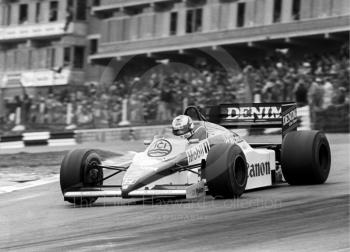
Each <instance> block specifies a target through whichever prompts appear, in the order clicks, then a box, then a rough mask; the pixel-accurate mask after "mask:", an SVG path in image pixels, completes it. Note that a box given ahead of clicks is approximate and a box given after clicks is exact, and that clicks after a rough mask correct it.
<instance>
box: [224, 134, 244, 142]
mask: <svg viewBox="0 0 350 252" xmlns="http://www.w3.org/2000/svg"><path fill="white" fill-rule="evenodd" d="M224 137H225V143H232V144H234V143H239V142H242V139H241V137H240V136H239V135H237V134H233V135H231V136H227V135H225V136H224Z"/></svg>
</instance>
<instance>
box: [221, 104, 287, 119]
mask: <svg viewBox="0 0 350 252" xmlns="http://www.w3.org/2000/svg"><path fill="white" fill-rule="evenodd" d="M281 111H282V108H281V107H276V106H259V107H228V108H227V116H226V118H225V119H226V120H254V121H257V120H268V119H280V118H281Z"/></svg>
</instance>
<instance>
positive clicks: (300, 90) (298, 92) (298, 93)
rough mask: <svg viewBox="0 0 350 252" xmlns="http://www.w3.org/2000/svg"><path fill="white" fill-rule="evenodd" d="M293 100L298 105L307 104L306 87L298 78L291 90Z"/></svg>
mask: <svg viewBox="0 0 350 252" xmlns="http://www.w3.org/2000/svg"><path fill="white" fill-rule="evenodd" d="M293 93H294V97H295V101H296V102H297V104H298V106H299V107H302V106H305V105H306V104H307V87H306V85H305V83H304V81H303V80H302V79H300V80H299V81H298V82H297V84H296V85H295V88H294V90H293Z"/></svg>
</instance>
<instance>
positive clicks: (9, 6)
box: [6, 4, 12, 25]
mask: <svg viewBox="0 0 350 252" xmlns="http://www.w3.org/2000/svg"><path fill="white" fill-rule="evenodd" d="M11 12H12V8H11V4H8V5H7V15H6V24H7V25H10V24H11Z"/></svg>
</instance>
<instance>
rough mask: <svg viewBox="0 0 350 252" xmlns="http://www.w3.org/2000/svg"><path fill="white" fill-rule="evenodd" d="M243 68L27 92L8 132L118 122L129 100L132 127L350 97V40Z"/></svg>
mask: <svg viewBox="0 0 350 252" xmlns="http://www.w3.org/2000/svg"><path fill="white" fill-rule="evenodd" d="M239 65H240V69H234V68H232V69H224V68H223V67H222V66H220V65H218V64H213V62H211V61H209V60H207V59H205V58H198V60H197V61H196V62H194V63H193V64H192V65H185V64H177V63H171V62H162V63H160V64H158V65H157V66H156V67H153V68H151V69H149V70H148V71H146V72H145V73H143V74H142V75H140V76H127V77H126V76H123V78H120V79H118V80H116V81H115V82H114V83H91V84H88V85H86V86H83V87H80V86H79V87H76V86H69V85H68V86H67V87H66V88H65V89H63V90H60V91H59V92H57V90H55V89H52V90H50V91H49V92H48V94H47V95H42V94H41V93H38V94H37V96H36V97H29V96H28V95H27V94H26V93H25V92H24V94H23V96H22V97H19V96H16V97H14V99H13V100H12V101H7V103H6V104H5V109H6V114H5V116H4V118H3V119H2V120H3V123H1V125H2V129H3V130H9V129H11V128H12V127H13V126H14V125H15V124H18V123H20V124H23V125H25V126H26V127H27V128H35V129H38V128H41V127H42V128H45V127H46V128H47V127H48V126H49V127H50V128H53V129H55V128H57V129H58V128H65V127H72V128H74V127H77V128H105V127H117V126H118V125H119V123H120V122H121V120H122V104H123V100H125V99H127V104H128V109H127V111H128V115H127V119H128V120H129V121H130V122H131V124H144V123H149V122H168V121H169V120H170V119H171V118H173V117H174V116H175V115H177V114H180V113H181V112H182V111H183V108H184V107H186V106H187V105H197V106H200V107H205V106H207V105H210V104H219V103H233V102H238V103H239V102H281V101H296V102H297V103H298V105H300V106H304V105H309V106H310V109H311V117H312V116H313V113H314V112H315V111H319V110H324V109H327V108H328V107H329V106H331V105H338V104H344V103H348V102H349V83H350V82H349V81H350V80H349V74H350V63H349V46H348V45H344V46H342V47H341V48H339V50H337V51H335V52H327V53H322V54H319V55H317V54H312V55H311V54H310V55H304V56H303V57H293V55H292V54H291V53H290V51H289V50H287V49H281V50H276V51H274V52H273V53H271V54H270V55H268V56H266V57H265V58H263V59H261V60H254V61H242V62H239ZM18 108H20V111H21V113H20V115H18Z"/></svg>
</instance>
